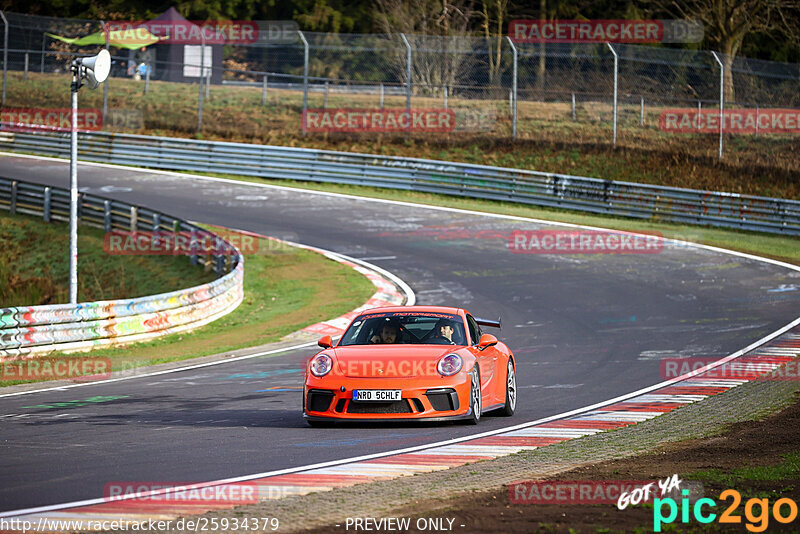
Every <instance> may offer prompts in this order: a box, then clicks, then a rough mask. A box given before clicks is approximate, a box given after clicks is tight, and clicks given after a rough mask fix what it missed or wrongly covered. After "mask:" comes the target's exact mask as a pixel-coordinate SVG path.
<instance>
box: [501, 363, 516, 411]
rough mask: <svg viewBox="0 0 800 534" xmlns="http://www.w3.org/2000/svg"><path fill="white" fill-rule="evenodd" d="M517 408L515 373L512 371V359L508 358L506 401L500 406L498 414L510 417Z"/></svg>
mask: <svg viewBox="0 0 800 534" xmlns="http://www.w3.org/2000/svg"><path fill="white" fill-rule="evenodd" d="M516 409H517V374H516V373H515V372H514V360H512V359H511V358H509V359H508V368H507V370H506V403H505V404H504V405H503V407H502V408H500V410H499V413H500V415H504V416H506V417H510V416H512V415H514V411H515V410H516Z"/></svg>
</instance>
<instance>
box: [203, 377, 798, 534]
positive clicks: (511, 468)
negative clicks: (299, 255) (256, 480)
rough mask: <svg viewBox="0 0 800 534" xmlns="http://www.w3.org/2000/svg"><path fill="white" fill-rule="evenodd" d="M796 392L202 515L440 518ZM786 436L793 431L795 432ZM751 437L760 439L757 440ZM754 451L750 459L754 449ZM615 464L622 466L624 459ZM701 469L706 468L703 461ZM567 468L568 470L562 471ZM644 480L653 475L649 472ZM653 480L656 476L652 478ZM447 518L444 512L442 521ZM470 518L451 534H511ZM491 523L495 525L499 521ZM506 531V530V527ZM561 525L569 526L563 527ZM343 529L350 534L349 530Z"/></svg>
mask: <svg viewBox="0 0 800 534" xmlns="http://www.w3.org/2000/svg"><path fill="white" fill-rule="evenodd" d="M798 391H800V381H798V380H793V381H786V380H782V381H780V380H754V381H751V382H748V383H745V384H743V385H741V386H738V387H735V388H733V389H731V390H728V391H726V392H724V393H721V394H719V395H716V396H713V397H709V398H707V399H705V400H703V401H700V402H696V403H694V404H690V405H687V406H685V407H682V408H680V409H677V410H675V411H672V412H669V413H666V414H664V415H661V416H659V417H656V418H654V419H650V420H647V421H644V422H641V423H638V424H636V425H632V426H629V427H625V428H622V429H618V430H613V431H609V432H603V433H600V434H595V435H592V436H586V437H582V438H579V439H572V440H570V441H566V442H563V443H559V444H556V445H549V446H546V447H542V448H539V449H536V450H531V451H523V452H520V453H518V454H513V455H510V456H505V457H501V458H498V459H495V460H485V461H478V462H475V463H472V464H467V465H463V466H459V467H455V468H452V469H448V470H444V471H437V472H433V473H426V474H420V475H414V476H411V477H400V478H395V479H393V480H387V481H380V482H372V483H368V484H359V485H356V486H351V487H348V488H343V489H336V490H333V491H326V492H320V493H312V494H309V495H305V496H291V497H285V498H282V499H277V500H269V501H262V502H260V503H257V504H253V505H247V506H241V507H237V508H235V509H232V510H227V511H221V512H212V513H209V514H206V516H205V517H208V518H213V517H217V518H222V517H228V518H245V517H262V518H263V517H275V518H278V519H279V521H280V528H279V530H278V532H307V531H315V532H347V530H346V528H345V526H346V519H347V518H348V517H350V518H364V517H369V518H381V517H443V514H444V515H447V514H446V512H447V511H448V510H450V511H451V512H452V510H453V509H457V508H458V505H459V504H461V503H464V502H472V501H477V500H479V499H480V497H481V496H483V497H486V496H490V498H494V499H497V496H498V495H500V496H502V495H503V494H504V493H505V492H506V491H507V490H506V489H505V486H506V485H508V484H509V483H511V482H515V481H520V480H536V479H547V478H553V477H555V476H558V477H559V478H560V479H562V480H585V479H586V478H587V477H585V476H584V474H589V473H588V470H590V469H592V467H593V466H597V465H598V464H599V463H600V462H604V461H612V460H617V459H621V458H626V457H628V461H632V460H634V458H630V457H632V456H636V455H643V454H647V453H657V454H667V450H669V449H671V448H672V449H674V447H675V446H676V445H675V443H676V442H683V441H686V440H697V439H698V438H706V437H709V436H714V435H718V434H721V433H722V432H724V431H726V430H728V429H729V428H731V425H733V424H735V423H741V422H746V421H758V420H762V419H764V418H765V417H766V416H768V415H770V414H773V413H775V412H777V411H779V410H781V409H783V408H785V407H787V406H789V405H791V404H792V403H793V402H794V401H795V400H796V395H795V394H796V393H797V392H798ZM789 411H790V410H785V412H789ZM510 422H511V421H510ZM383 430H385V428H380V427H379V428H378V429H376V431H377V432H380V431H383ZM790 432H793V433H795V432H796V428H793V429H791V430H790ZM763 438H764V441H765V443H764V446H765V447H766V446H767V445H768V443H766V442H769V441H770V440H769V437H768V435H766V434H765V435H764V436H763ZM715 439H716V438H715ZM756 439H760V436H757V437H756ZM670 444H672V445H670ZM681 445H683V444H681ZM754 452H755V454H758V451H754ZM658 464H659V459H658V458H655V459H654V460H652V467H653V472H656V471H658ZM621 465H624V461H623V462H621ZM672 467H674V465H673V466H672ZM705 467H714V465H713V463H709V464H707V465H705ZM570 471H572V473H568V472H570ZM612 472H613V473H617V472H618V471H617V470H614V471H612ZM563 475H567V476H563ZM668 475H669V474H667V475H666V476H668ZM651 476H657V475H655V474H654V473H651ZM658 476H663V475H662V474H660V473H659V475H658ZM588 478H593V477H591V476H589V477H588ZM612 478H616V477H612ZM621 478H623V479H624V478H625V477H621ZM628 480H630V478H628ZM638 480H641V478H640V479H638ZM607 506H608V508H607V510H609V511H613V505H607ZM501 508H509V506H508V505H506V506H501ZM515 508H516V510H513V509H512V510H508V515H511V514H512V513H513V514H523V513H529V512H526V510H528V511H529V510H533V509H535V508H537V507H535V506H531V505H527V504H526V505H520V506H515ZM539 508H541V507H539ZM628 511H631V510H628ZM620 513H624V512H620ZM453 515H454V514H452V513H451V514H450V517H452V516H453ZM476 515H478V516H479V517H477V518H476V517H473V518H471V519H470V518H469V517H468V516H469V514H467V519H463V520H461V521H460V523H461V524H464V523H465V521H466V522H467V523H469V522H472V524H464V526H463V527H462V526H461V524H458V525H453V531H455V532H486V531H487V528H488V530H489V531H491V530H495V531H500V530H502V531H512V530H513V531H517V530H518V529H517V527H518V525H517V527H514V528H506V527H504V526H502V525H501V524H497V526H496V528H490V525H492V526H493V525H494V523H489V524H488V525H487V519H489V518H488V517H487V516H485V514H483V515H484V517H482V518H481V517H480V515H481V512H478V513H477V514H476ZM500 515H502V513H501V514H500ZM599 515H600V513H598V516H599ZM603 515H605V514H603ZM497 519H498V520H500V521H501V520H502V517H499V518H497ZM412 523H413V521H412ZM481 523H482V524H481ZM337 525H339V526H337ZM445 525H446V523H445ZM536 525H537V523H536V522H533V523H529V524H528V525H527V527H526V528H525V529H524V530H526V531H532V530H535V528H536ZM538 525H539V526H540V527H541V526H542V523H541V522H539V523H538ZM507 526H508V527H512V525H507ZM562 526H563V527H569V525H568V524H565V525H562ZM619 527H622V525H619ZM619 527H614V528H619ZM350 530H351V531H353V528H352V526H351V528H350ZM557 530H559V531H560V529H557ZM647 530H649V529H647ZM565 531H569V530H565ZM592 531H594V529H592ZM601 531H603V530H601ZM605 531H608V530H605Z"/></svg>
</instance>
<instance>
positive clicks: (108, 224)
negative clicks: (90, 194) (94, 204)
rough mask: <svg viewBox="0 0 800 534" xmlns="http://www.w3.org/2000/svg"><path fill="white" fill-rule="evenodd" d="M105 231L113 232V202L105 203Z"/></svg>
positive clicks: (106, 201)
mask: <svg viewBox="0 0 800 534" xmlns="http://www.w3.org/2000/svg"><path fill="white" fill-rule="evenodd" d="M103 230H105V232H106V233H109V232H111V201H110V200H105V201H103Z"/></svg>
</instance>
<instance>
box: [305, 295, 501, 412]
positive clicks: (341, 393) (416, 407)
mask: <svg viewBox="0 0 800 534" xmlns="http://www.w3.org/2000/svg"><path fill="white" fill-rule="evenodd" d="M481 326H491V327H495V328H500V321H488V320H484V319H475V318H474V317H472V315H470V314H469V312H467V311H466V310H464V309H461V308H446V307H442V306H395V307H386V308H374V309H371V310H368V311H365V312H363V313H362V314H361V315H359V316H358V317H356V318H355V319H353V321H352V322H351V323H350V326H348V327H347V330H346V331H345V333H344V334H343V335H342V337H341V339H339V342H338V343H337V344H335V345H334V344H333V342H332V340H331V338H330V336H325V337H323V338H322V339H320V341H319V345H320V347H322V349H323V350H322V351H320V352H319V353H317V354H316V355H315V356H314V357H313V358H311V359H310V360H309V362H308V365H307V367H306V376H305V388H304V390H303V416H304V417H305V419H306V420H307V421H308V423H309V424H311V425H315V424H319V423H323V422H332V421H376V420H380V421H399V420H417V419H424V420H449V419H464V420H466V421H467V422H469V423H472V424H477V423H478V421H479V420H480V418H481V415H482V414H484V413H487V412H490V411H497V412H498V413H499V414H501V415H506V416H508V415H513V413H514V409H515V407H516V403H517V381H516V374H515V372H514V370H515V362H514V355H513V354H512V353H511V350H510V349H509V348H508V347H507V346H506V345H505V344H504V343H501V342H499V341H498V340H497V338H496V337H494V336H493V335H491V334H484V333H482V332H481Z"/></svg>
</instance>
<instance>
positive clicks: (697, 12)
mask: <svg viewBox="0 0 800 534" xmlns="http://www.w3.org/2000/svg"><path fill="white" fill-rule="evenodd" d="M659 4H661V5H660V7H662V8H663V9H664V10H665V11H667V12H669V13H670V14H672V15H673V16H678V17H682V18H687V19H694V20H699V21H700V22H702V23H703V25H704V26H705V31H706V35H707V36H708V39H709V40H710V41H711V42H712V43H713V44H715V45H716V46H718V47H719V48H718V49H719V51H720V52H722V53H723V57H722V62H723V66H724V68H725V77H724V83H725V99H726V100H727V101H728V102H733V101H734V98H735V93H734V89H733V70H732V67H733V60H734V58H735V57H736V56H737V55H738V53H739V51H740V49H741V47H742V43H743V42H744V40H745V38H746V37H747V36H748V35H750V34H753V33H757V32H764V33H774V34H776V35H781V36H785V37H789V38H793V39H795V40H797V39H798V38H800V32H798V20H800V0H661V1H660V2H659Z"/></svg>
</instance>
